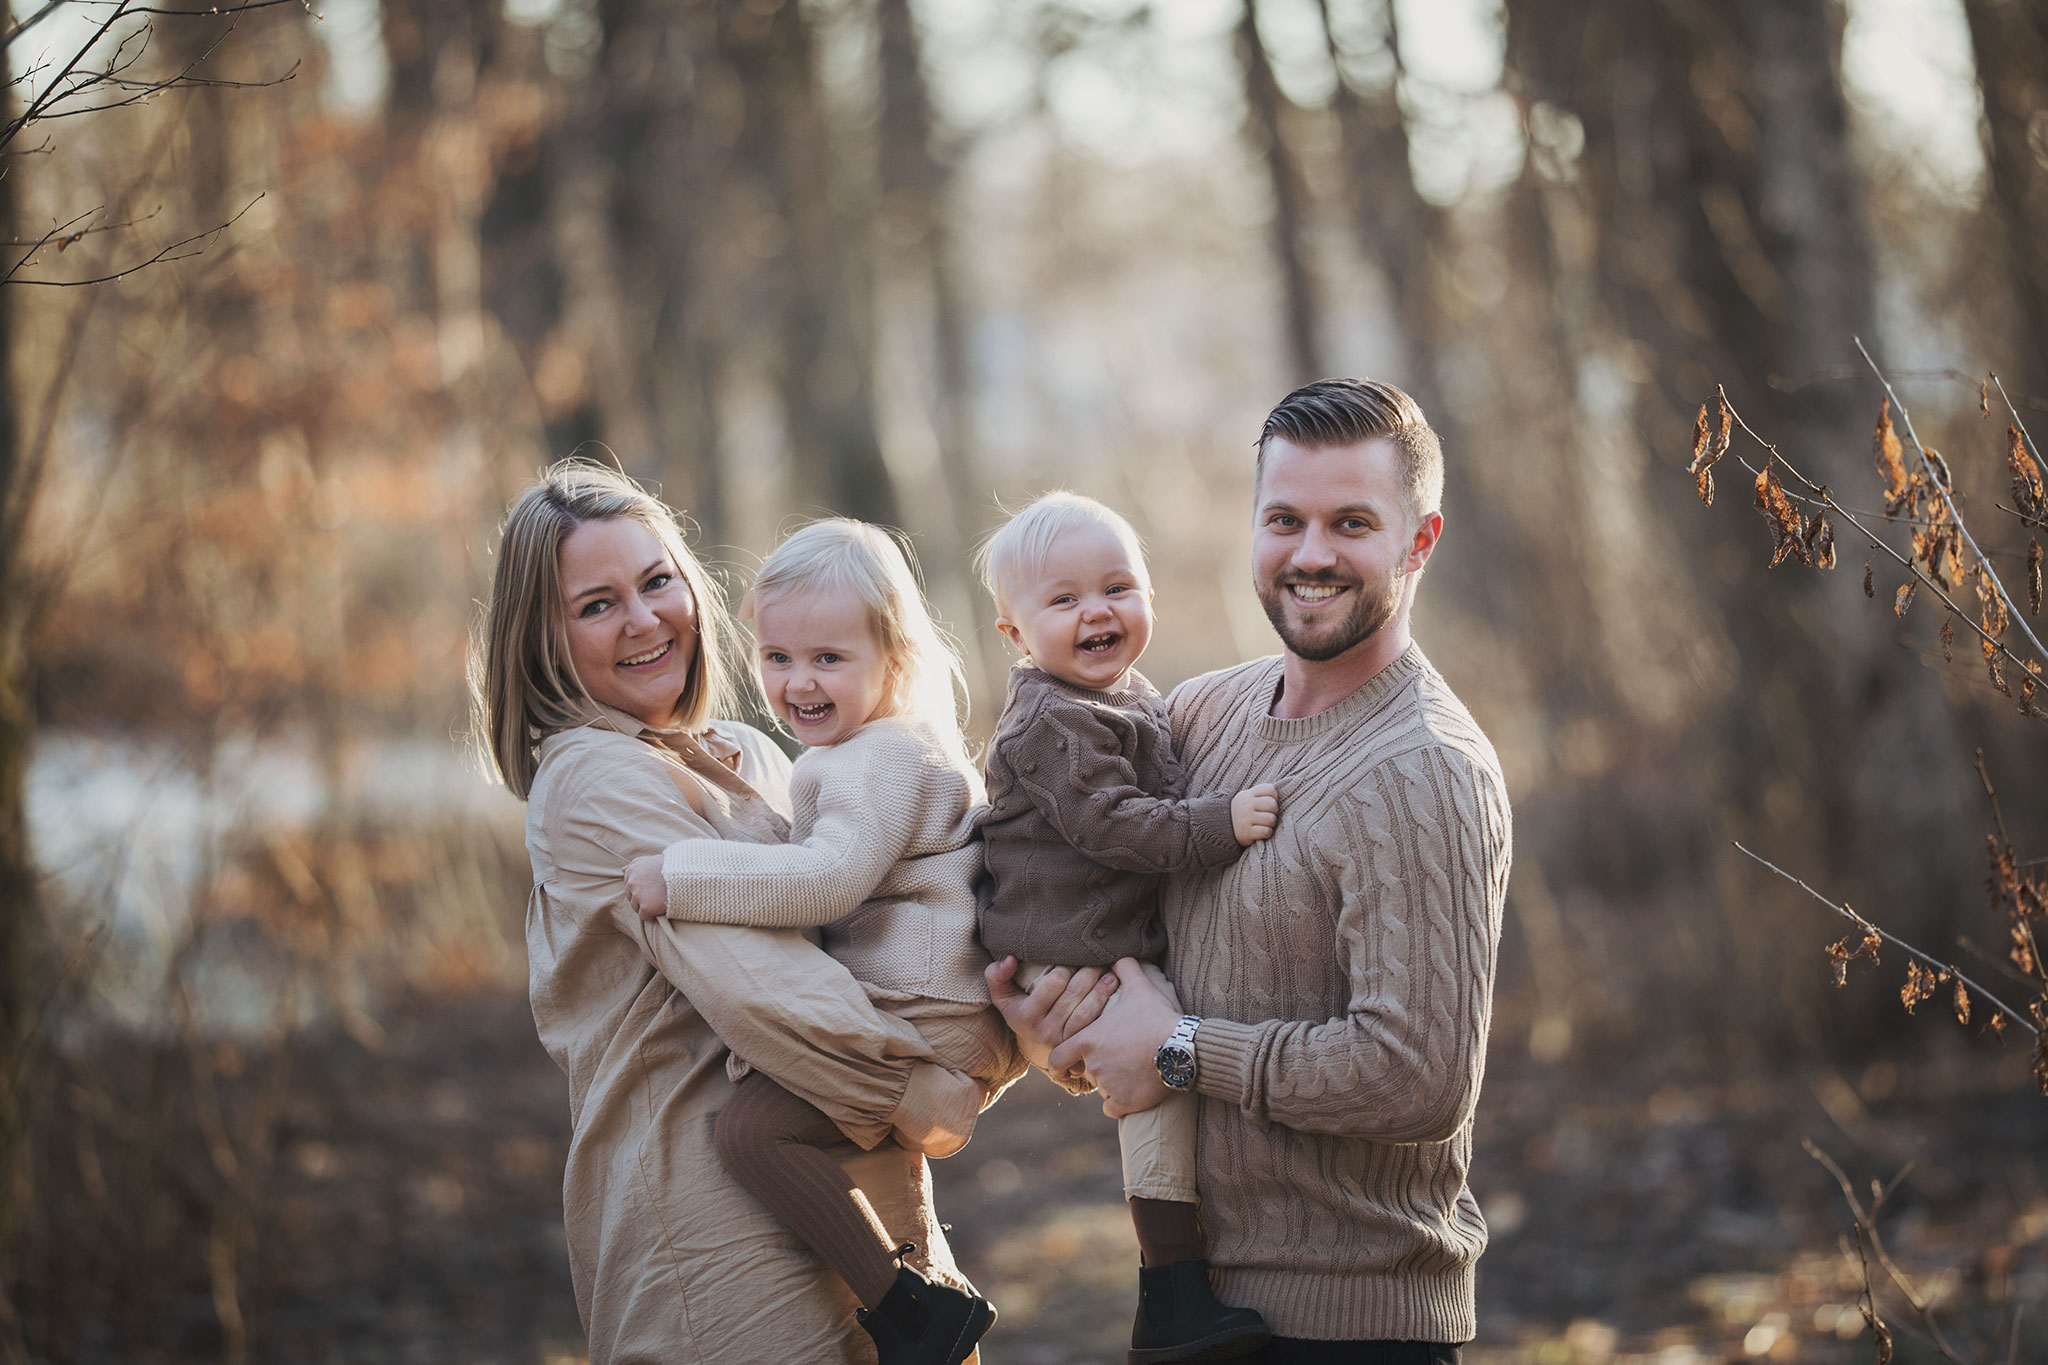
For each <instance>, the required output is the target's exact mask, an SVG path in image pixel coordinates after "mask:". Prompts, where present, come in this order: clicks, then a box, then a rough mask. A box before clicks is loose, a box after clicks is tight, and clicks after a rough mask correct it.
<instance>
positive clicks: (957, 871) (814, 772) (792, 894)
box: [626, 519, 1024, 1365]
mask: <svg viewBox="0 0 2048 1365" xmlns="http://www.w3.org/2000/svg"><path fill="white" fill-rule="evenodd" d="M744 610H745V612H746V613H747V614H750V615H751V618H752V621H753V626H754V635H755V638H756V643H757V647H758V663H759V667H760V674H761V683H762V686H763V688H764V689H765V690H766V692H767V695H768V702H769V705H770V706H771V707H772V708H773V709H774V711H775V713H776V715H777V716H778V717H779V718H780V719H781V720H782V722H783V723H784V724H785V725H786V726H788V727H789V729H790V731H791V732H792V733H793V734H794V735H795V736H796V738H797V740H798V741H799V742H800V743H802V744H803V745H804V753H803V755H802V756H801V757H799V758H798V759H797V761H796V766H795V769H794V771H793V773H792V775H791V779H790V804H791V808H792V818H791V821H790V826H789V841H788V842H787V843H782V844H773V843H760V844H757V843H745V842H741V841H738V840H717V839H686V840H683V841H681V842H678V843H675V844H671V845H670V846H669V847H668V848H667V849H665V850H664V851H663V853H662V855H661V856H660V857H658V858H654V857H649V858H640V859H636V860H634V862H633V863H631V864H630V865H629V866H628V868H627V871H626V880H627V889H628V891H629V893H630V894H631V895H632V897H633V901H634V904H635V906H636V908H637V909H638V910H639V911H640V913H641V915H643V916H645V917H647V918H655V917H658V916H663V915H667V916H672V917H674V918H676V919H683V920H692V921H697V922H700V923H707V922H708V923H717V924H749V925H756V926H762V927H779V928H805V929H820V930H822V931H823V937H824V947H825V950H826V951H827V952H828V953H830V954H831V955H832V956H833V957H834V958H836V959H838V961H839V962H840V964H841V965H843V966H844V967H845V968H846V969H847V970H848V971H849V972H851V973H852V974H853V976H854V978H855V979H856V980H857V981H859V982H860V984H861V985H862V986H864V987H866V988H867V991H868V993H869V995H870V996H871V997H872V998H873V999H874V1001H875V1003H876V1005H877V1007H878V1008H880V1009H882V1010H884V1011H886V1012H888V1013H891V1014H894V1015H896V1016H897V1017H898V1018H900V1019H903V1020H905V1021H906V1022H908V1023H910V1024H911V1025H913V1026H914V1027H915V1028H916V1029H917V1031H918V1033H919V1034H920V1035H921V1036H922V1037H923V1039H924V1041H925V1043H926V1044H927V1045H928V1046H929V1047H930V1048H931V1050H932V1053H933V1056H934V1058H935V1060H936V1061H937V1062H938V1063H939V1064H940V1065H941V1066H945V1067H949V1068H951V1069H953V1070H955V1071H958V1072H962V1073H964V1074H966V1075H968V1076H971V1077H973V1078H974V1079H975V1080H977V1081H979V1082H980V1083H981V1087H982V1089H981V1093H982V1094H983V1095H984V1096H986V1095H992V1094H993V1093H994V1092H996V1091H999V1090H1000V1089H1001V1088H1002V1087H1003V1086H1005V1085H1007V1084H1009V1083H1010V1082H1011V1081H1013V1080H1015V1079H1016V1078H1017V1076H1018V1075H1019V1074H1020V1073H1021V1072H1022V1071H1023V1070H1024V1064H1023V1062H1022V1061H1021V1059H1019V1058H1018V1056H1017V1052H1016V1047H1015V1043H1014V1040H1013V1039H1012V1038H1011V1036H1010V1033H1009V1030H1008V1028H1007V1027H1006V1026H1005V1025H1004V1023H1003V1021H1002V1017H1001V1016H1000V1015H998V1014H997V1013H996V1012H995V1011H994V1010H993V1009H992V1008H991V1007H990V1005H989V997H988V984H987V982H986V980H985V979H984V978H983V975H982V969H983V968H984V967H985V966H987V964H988V956H987V954H986V953H985V952H984V951H983V950H982V948H981V946H980V944H979V943H978V942H977V941H976V939H975V917H976V904H975V883H976V882H977V880H978V879H979V876H980V871H981V854H980V849H979V847H978V846H977V844H976V843H975V839H974V823H975V815H976V813H977V812H978V810H979V809H980V802H981V781H980V774H979V773H977V772H976V771H975V769H974V765H973V764H972V763H971V762H970V761H969V759H968V757H967V751H966V746H965V745H964V744H963V743H962V742H961V738H960V726H959V720H958V717H957V712H956V708H955V703H954V698H955V682H956V680H957V679H958V678H959V662H958V659H957V656H955V655H954V654H953V652H952V650H951V648H950V647H949V646H948V645H947V644H946V642H945V639H944V637H943V636H941V635H940V633H939V631H938V629H937V627H936V626H935V625H934V624H933V622H932V619H931V615H930V613H929V611H928V610H927V609H926V607H925V604H924V599H923V596H922V595H921V594H920V593H919V591H918V587H917V582H916V579H915V578H914V577H913V576H912V574H911V571H910V566H909V563H908V561H907V560H906V558H905V556H904V553H903V552H902V551H901V550H899V548H898V547H897V545H896V544H895V543H894V542H893V541H892V540H890V538H889V537H888V535H887V534H886V533H885V532H883V531H882V530H881V529H879V528H878V527H874V526H869V525H866V524H865V523H862V522H857V521H848V520H845V519H832V520H828V521H820V522H814V523H812V524H811V525H809V526H807V527H805V528H803V529H802V530H800V531H798V532H796V533H795V534H794V535H792V536H790V537H789V538H788V539H787V540H785V541H783V542H782V544H781V545H779V546H777V547H776V548H775V550H774V551H773V552H771V553H770V554H769V556H768V558H767V559H766V560H765V561H764V562H763V563H762V565H761V573H760V575H759V577H758V578H756V580H755V582H754V587H753V590H752V591H751V592H749V593H748V594H747V599H746V604H745V608H744ZM732 1069H733V1070H734V1071H735V1072H736V1073H737V1072H741V1071H744V1068H743V1067H741V1066H735V1067H733V1068H732ZM963 1088H964V1087H963ZM973 1122H974V1115H973V1114H972V1113H971V1112H970V1113H967V1114H964V1115H960V1116H956V1120H955V1121H954V1122H953V1123H951V1124H949V1125H948V1130H947V1131H944V1132H940V1133H937V1134H933V1133H928V1132H918V1133H903V1132H902V1130H901V1128H900V1127H899V1130H898V1131H899V1136H901V1137H902V1138H903V1139H904V1140H905V1141H907V1142H911V1143H913V1144H914V1145H916V1146H917V1147H919V1148H921V1149H922V1150H923V1151H925V1152H926V1153H927V1154H929V1155H934V1156H943V1155H946V1154H947V1152H948V1151H951V1150H955V1149H957V1148H958V1146H959V1145H960V1144H962V1143H964V1142H965V1141H966V1133H967V1131H968V1130H969V1129H970V1128H971V1127H972V1125H973ZM715 1136H716V1141H717V1147H718V1154H719V1157H720V1158H721V1159H722V1160H723V1161H724V1163H725V1165H726V1168H727V1169H728V1170H729V1171H731V1172H732V1174H733V1176H734V1178H736V1179H737V1180H738V1181H739V1183H740V1184H741V1185H742V1186H744V1187H745V1188H746V1189H748V1190H750V1191H752V1192H753V1193H754V1194H755V1195H756V1196H757V1197H758V1198H759V1199H760V1200H761V1202H762V1203H764V1204H766V1205H767V1206H768V1207H769V1208H770V1209H772V1210H773V1211H774V1212H775V1214H776V1215H777V1216H778V1217H779V1218H781V1220H782V1221H783V1223H784V1224H785V1225H787V1226H788V1227H789V1228H790V1230H791V1231H793V1232H795V1233H796V1234H797V1236H799V1237H800V1238H802V1239H803V1241H804V1242H805V1244H806V1245H808V1246H809V1247H810V1248H811V1249H812V1250H813V1251H815V1252H817V1253H818V1256H819V1258H820V1259H822V1260H823V1261H824V1262H825V1263H826V1264H827V1265H829V1266H831V1267H832V1268H833V1269H834V1270H835V1271H837V1272H838V1273H839V1275H840V1276H841V1277H842V1278H843V1279H844V1280H845V1281H846V1283H847V1286H848V1287H849V1288H850V1289H852V1290H853V1292H854V1294H855V1295H856V1296H857V1297H858V1298H859V1299H860V1301H861V1303H862V1305H863V1308H862V1309H861V1311H860V1313H859V1314H858V1317H859V1319H860V1322H861V1325H862V1326H864V1327H866V1328H867V1330H868V1332H869V1334H870V1335H872V1336H873V1337H874V1338H875V1344H876V1351H877V1355H878V1357H879V1360H880V1362H881V1365H955V1363H956V1362H958V1361H961V1360H963V1359H965V1358H966V1357H967V1356H968V1355H969V1354H970V1353H971V1352H972V1351H973V1350H974V1343H975V1340H976V1339H977V1338H978V1337H980V1336H981V1335H982V1333H983V1332H985V1331H987V1330H988V1327H989V1325H990V1324H991V1323H993V1322H994V1320H995V1310H994V1309H993V1308H992V1307H991V1306H990V1305H989V1304H988V1302H987V1301H986V1300H984V1299H982V1298H980V1297H978V1296H973V1295H968V1294H963V1293H962V1292H961V1291H959V1290H956V1289H953V1288H951V1287H949V1286H946V1285H943V1284H938V1283H927V1282H926V1281H925V1280H924V1279H923V1278H922V1277H920V1276H919V1275H918V1274H917V1272H916V1271H915V1270H913V1269H911V1268H910V1267H909V1266H907V1265H906V1266H900V1267H899V1266H898V1265H897V1264H896V1261H897V1259H898V1257H899V1256H900V1254H901V1252H902V1251H903V1250H906V1249H903V1248H896V1247H894V1246H893V1245H892V1243H891V1240H890V1238H889V1236H888V1233H887V1231H886V1230H885V1229H884V1228H883V1226H882V1224H881V1223H880V1221H879V1220H878V1219H877V1218H876V1216H875V1213H874V1210H873V1209H872V1208H871V1207H870V1206H869V1204H868V1202H867V1200H866V1198H865V1197H864V1196H863V1195H862V1193H861V1191H860V1190H859V1188H858V1187H857V1186H855V1185H854V1183H853V1181H852V1179H851V1178H850V1177H849V1176H848V1175H847V1173H846V1172H845V1170H844V1169H843V1168H842V1167H841V1166H840V1164H839V1162H838V1161H837V1160H835V1159H834V1157H833V1156H832V1154H831V1152H830V1151H829V1150H828V1149H830V1148H832V1147H834V1146H837V1145H839V1144H840V1143H841V1142H842V1141H844V1139H843V1138H842V1136H841V1134H840V1131H839V1130H838V1129H837V1128H836V1127H835V1126H834V1125H833V1123H832V1121H831V1120H830V1119H828V1118H827V1117H826V1116H825V1115H824V1114H823V1113H822V1112H821V1111H820V1110H819V1109H817V1108H816V1107H815V1106H814V1105H812V1104H811V1103H809V1102H808V1101H807V1100H805V1099H803V1098H802V1097H800V1096H798V1095H796V1094H793V1093H791V1092H790V1091H789V1090H786V1089H784V1088H783V1087H782V1086H781V1085H779V1084H778V1083H777V1082H776V1081H774V1080H772V1079H770V1078H769V1077H768V1076H766V1075H764V1074H762V1073H761V1072H759V1071H751V1072H746V1073H745V1074H744V1075H743V1076H742V1077H741V1078H740V1079H739V1084H738V1087H737V1089H735V1090H734V1092H733V1096H732V1098H731V1099H730V1100H729V1101H728V1102H727V1103H726V1105H725V1107H724V1109H723V1110H722V1111H721V1112H720V1114H719V1117H718V1125H717V1130H716V1135H715Z"/></svg>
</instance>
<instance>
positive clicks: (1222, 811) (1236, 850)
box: [1188, 792, 1244, 867]
mask: <svg viewBox="0 0 2048 1365" xmlns="http://www.w3.org/2000/svg"><path fill="white" fill-rule="evenodd" d="M1236 796H1237V793H1236V792H1217V793H1216V794H1215V795H1213V796H1192V797H1189V798H1188V827H1189V833H1190V834H1191V835H1192V836H1193V841H1194V850H1195V861H1196V862H1198V863H1199V864H1201V865H1202V866H1203V867H1222V866H1223V865H1224V864H1225V863H1230V862H1234V861H1236V859H1237V855H1238V854H1240V853H1242V852H1244V845H1243V844H1240V843H1239V842H1238V841H1237V826H1236V824H1235V823H1234V822H1233V821H1232V820H1231V818H1230V803H1231V801H1232V800H1234V799H1235V798H1236Z"/></svg>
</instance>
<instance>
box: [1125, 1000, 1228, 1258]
mask: <svg viewBox="0 0 2048 1365" xmlns="http://www.w3.org/2000/svg"><path fill="white" fill-rule="evenodd" d="M1145 975H1146V976H1147V977H1149V978H1150V979H1151V982H1152V984H1153V985H1154V986H1156V987H1158V989H1159V992H1160V994H1162V995H1164V996H1165V997H1166V1000H1167V1003H1168V1004H1170V1005H1172V1006H1173V1007H1174V1008H1175V1009H1179V1008H1180V996H1179V995H1178V994H1176V993H1175V991H1174V989H1173V983H1172V982H1171V981H1168V980H1167V979H1166V974H1165V973H1164V972H1162V971H1160V970H1159V969H1158V968H1157V967H1155V966H1153V965H1152V964H1151V963H1149V962H1148V963H1146V964H1145ZM1115 1008H1116V997H1115V996H1111V997H1110V999H1109V1005H1108V1008H1107V1009H1105V1010H1104V1011H1103V1012H1104V1013H1105V1014H1106V1013H1108V1012H1109V1010H1113V1009H1115ZM1116 1135H1117V1142H1118V1144H1119V1145H1120V1146H1121V1147H1122V1148H1123V1157H1124V1196H1125V1197H1126V1198H1127V1199H1129V1200H1130V1203H1131V1223H1132V1225H1133V1226H1134V1227H1135V1228H1136V1229H1137V1233H1138V1248H1139V1250H1140V1251H1141V1252H1142V1253H1143V1254H1144V1257H1145V1264H1146V1265H1150V1266H1161V1265H1171V1264H1173V1263H1174V1262H1175V1261H1193V1260H1200V1259H1201V1258H1202V1257H1203V1256H1205V1255H1206V1254H1207V1248H1206V1247H1205V1246H1204V1245H1203V1242H1202V1232H1201V1228H1200V1226H1199V1224H1198V1223H1197V1221H1196V1217H1195V1214H1196V1195H1195V1097H1194V1096H1193V1095H1185V1094H1182V1095H1173V1096H1170V1097H1169V1098H1167V1099H1166V1100H1164V1101H1162V1102H1161V1103H1159V1104H1156V1105H1154V1106H1153V1107H1152V1108H1150V1109H1147V1110H1145V1111H1144V1112H1143V1113H1140V1114H1131V1115H1129V1116H1127V1117H1125V1118H1122V1119H1119V1120H1117V1125H1116Z"/></svg>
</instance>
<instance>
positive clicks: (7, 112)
mask: <svg viewBox="0 0 2048 1365" xmlns="http://www.w3.org/2000/svg"><path fill="white" fill-rule="evenodd" d="M13 115H14V100H13V97H12V92H11V91H10V92H8V93H7V94H5V95H0V121H4V120H6V119H8V118H11V117H13ZM14 223H15V218H14V177H13V176H12V175H5V176H0V229H4V230H0V237H6V238H9V239H12V238H13V237H15V236H16V235H17V234H16V233H15V232H14V231H13V228H14ZM12 297H13V293H12V291H11V290H9V289H7V288H4V287H0V1245H8V1244H11V1239H10V1237H9V1231H10V1229H11V1227H12V1226H13V1221H14V1213H15V1208H14V1200H15V1190H16V1162H17V1159H18V1157H19V1154H20V1140H21V1135H22V1133H23V1131H24V1130H25V1128H26V1123H27V1115H26V1114H24V1113H23V1112H22V1105H21V1102H22V1086H21V1085H20V1083H19V1082H20V1074H19V1072H18V1070H17V1068H18V1066H19V1063H20V1060H21V1049H22V1044H23V1043H24V1041H25V1040H26V1038H27V1035H28V1028H29V1024H30V1020H29V1017H28V1016H29V990H28V955H29V944H30V936H31V933H32V931H33V927H34V925H35V923H36V895H35V885H36V883H35V873H34V870H33V869H32V867H31V866H30V863H29V848H28V814H27V785H28V738H29V725H30V716H29V701H28V697H29V686H28V658H27V656H26V654H25V653H24V651H23V643H24V642H23V633H24V626H25V624H26V623H25V621H24V620H23V617H24V615H25V613H26V610H27V603H28V598H29V594H28V591H27V585H26V584H25V583H24V581H23V570H24V568H25V566H24V564H23V562H22V553H21V543H22V530H23V523H24V521H25V520H26V513H27V501H28V500H27V497H26V492H27V490H26V489H25V488H24V487H23V482H24V480H23V475H22V466H21V448H20V440H21V432H20V426H19V415H18V414H17V413H16V411H15V406H14V376H13V367H12V365H11V363H10V362H11V358H12V355H13V342H14V334H13V330H12V328H11V325H10V323H11V318H10V316H9V315H10V314H11V313H12V312H13V308H12ZM11 1269H12V1267H9V1266H7V1265H5V1264H4V1262H0V1273H5V1272H7V1271H10V1270H11ZM8 1278H9V1279H11V1275H10V1276H9V1277H8ZM6 1283H7V1280H6V1279H0V1293H4V1289H5V1286H6ZM6 1316H7V1317H8V1318H9V1319H11V1317H12V1311H11V1308H10V1309H8V1310H7V1313H6ZM9 1335H11V1332H10V1333H9Z"/></svg>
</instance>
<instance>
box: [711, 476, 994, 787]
mask: <svg viewBox="0 0 2048 1365" xmlns="http://www.w3.org/2000/svg"><path fill="white" fill-rule="evenodd" d="M833 588H840V589H844V590H845V591H847V592H849V593H851V594H853V597H854V599H855V600H856V601H858V602H859V603H860V604H861V607H862V608H863V609H864V611H865V612H866V615H867V624H868V628H869V629H870V630H872V631H873V632H874V636H875V640H876V642H877V643H879V644H880V645H881V647H882V653H883V655H884V656H885V657H886V658H887V659H888V661H889V692H888V706H889V710H890V712H891V713H893V714H895V715H902V716H913V717H916V718H918V719H920V720H923V721H924V722H925V723H926V724H928V725H930V726H931V727H932V728H933V729H934V730H936V731H938V733H939V735H940V736H941V737H942V738H944V739H945V740H946V741H947V742H948V744H949V745H951V746H953V747H955V748H957V749H959V750H960V752H961V753H962V754H963V755H964V754H965V752H966V747H965V744H964V742H963V741H962V740H961V738H960V731H961V729H962V727H964V726H965V725H966V723H967V671H966V669H965V668H964V667H962V665H961V663H960V651H959V650H958V649H956V648H955V647H954V645H953V642H952V640H951V639H949V638H948V637H947V635H946V633H945V631H943V630H942V629H940V627H939V624H938V622H936V621H934V620H933V619H932V614H931V609H930V608H929V607H927V606H926V605H925V600H924V593H923V591H922V590H921V589H920V588H919V587H918V582H917V574H916V571H915V569H914V561H913V559H912V557H911V552H910V547H909V546H908V545H905V544H903V543H902V542H900V541H898V540H897V539H896V538H894V537H893V536H891V535H890V534H889V533H888V532H887V531H885V530H883V529H882V528H881V527H879V526H871V525H869V524H868V523H867V522H864V521H854V520H852V519H850V518H847V517H831V518H828V519H826V520H824V521H814V522H812V523H811V524H810V525H808V526H805V527H803V528H802V529H800V530H798V531H796V532H794V533H793V534H791V535H790V536H789V537H788V538H787V539H785V540H784V541H783V542H782V543H781V544H780V545H777V546H776V547H775V548H774V549H773V550H771V551H769V552H768V557H767V558H766V559H764V560H762V561H761V572H760V573H759V574H757V575H756V576H755V578H754V586H753V587H751V588H749V589H748V590H747V595H746V598H745V600H744V601H743V602H742V603H741V604H740V614H741V616H743V617H745V618H746V619H748V620H749V621H751V620H752V619H753V618H754V613H755V611H756V610H757V609H758V608H759V606H760V604H761V602H762V601H763V600H765V599H767V598H771V597H780V596H782V595H784V594H786V593H790V592H816V591H818V590H820V589H827V590H829V589H833Z"/></svg>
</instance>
